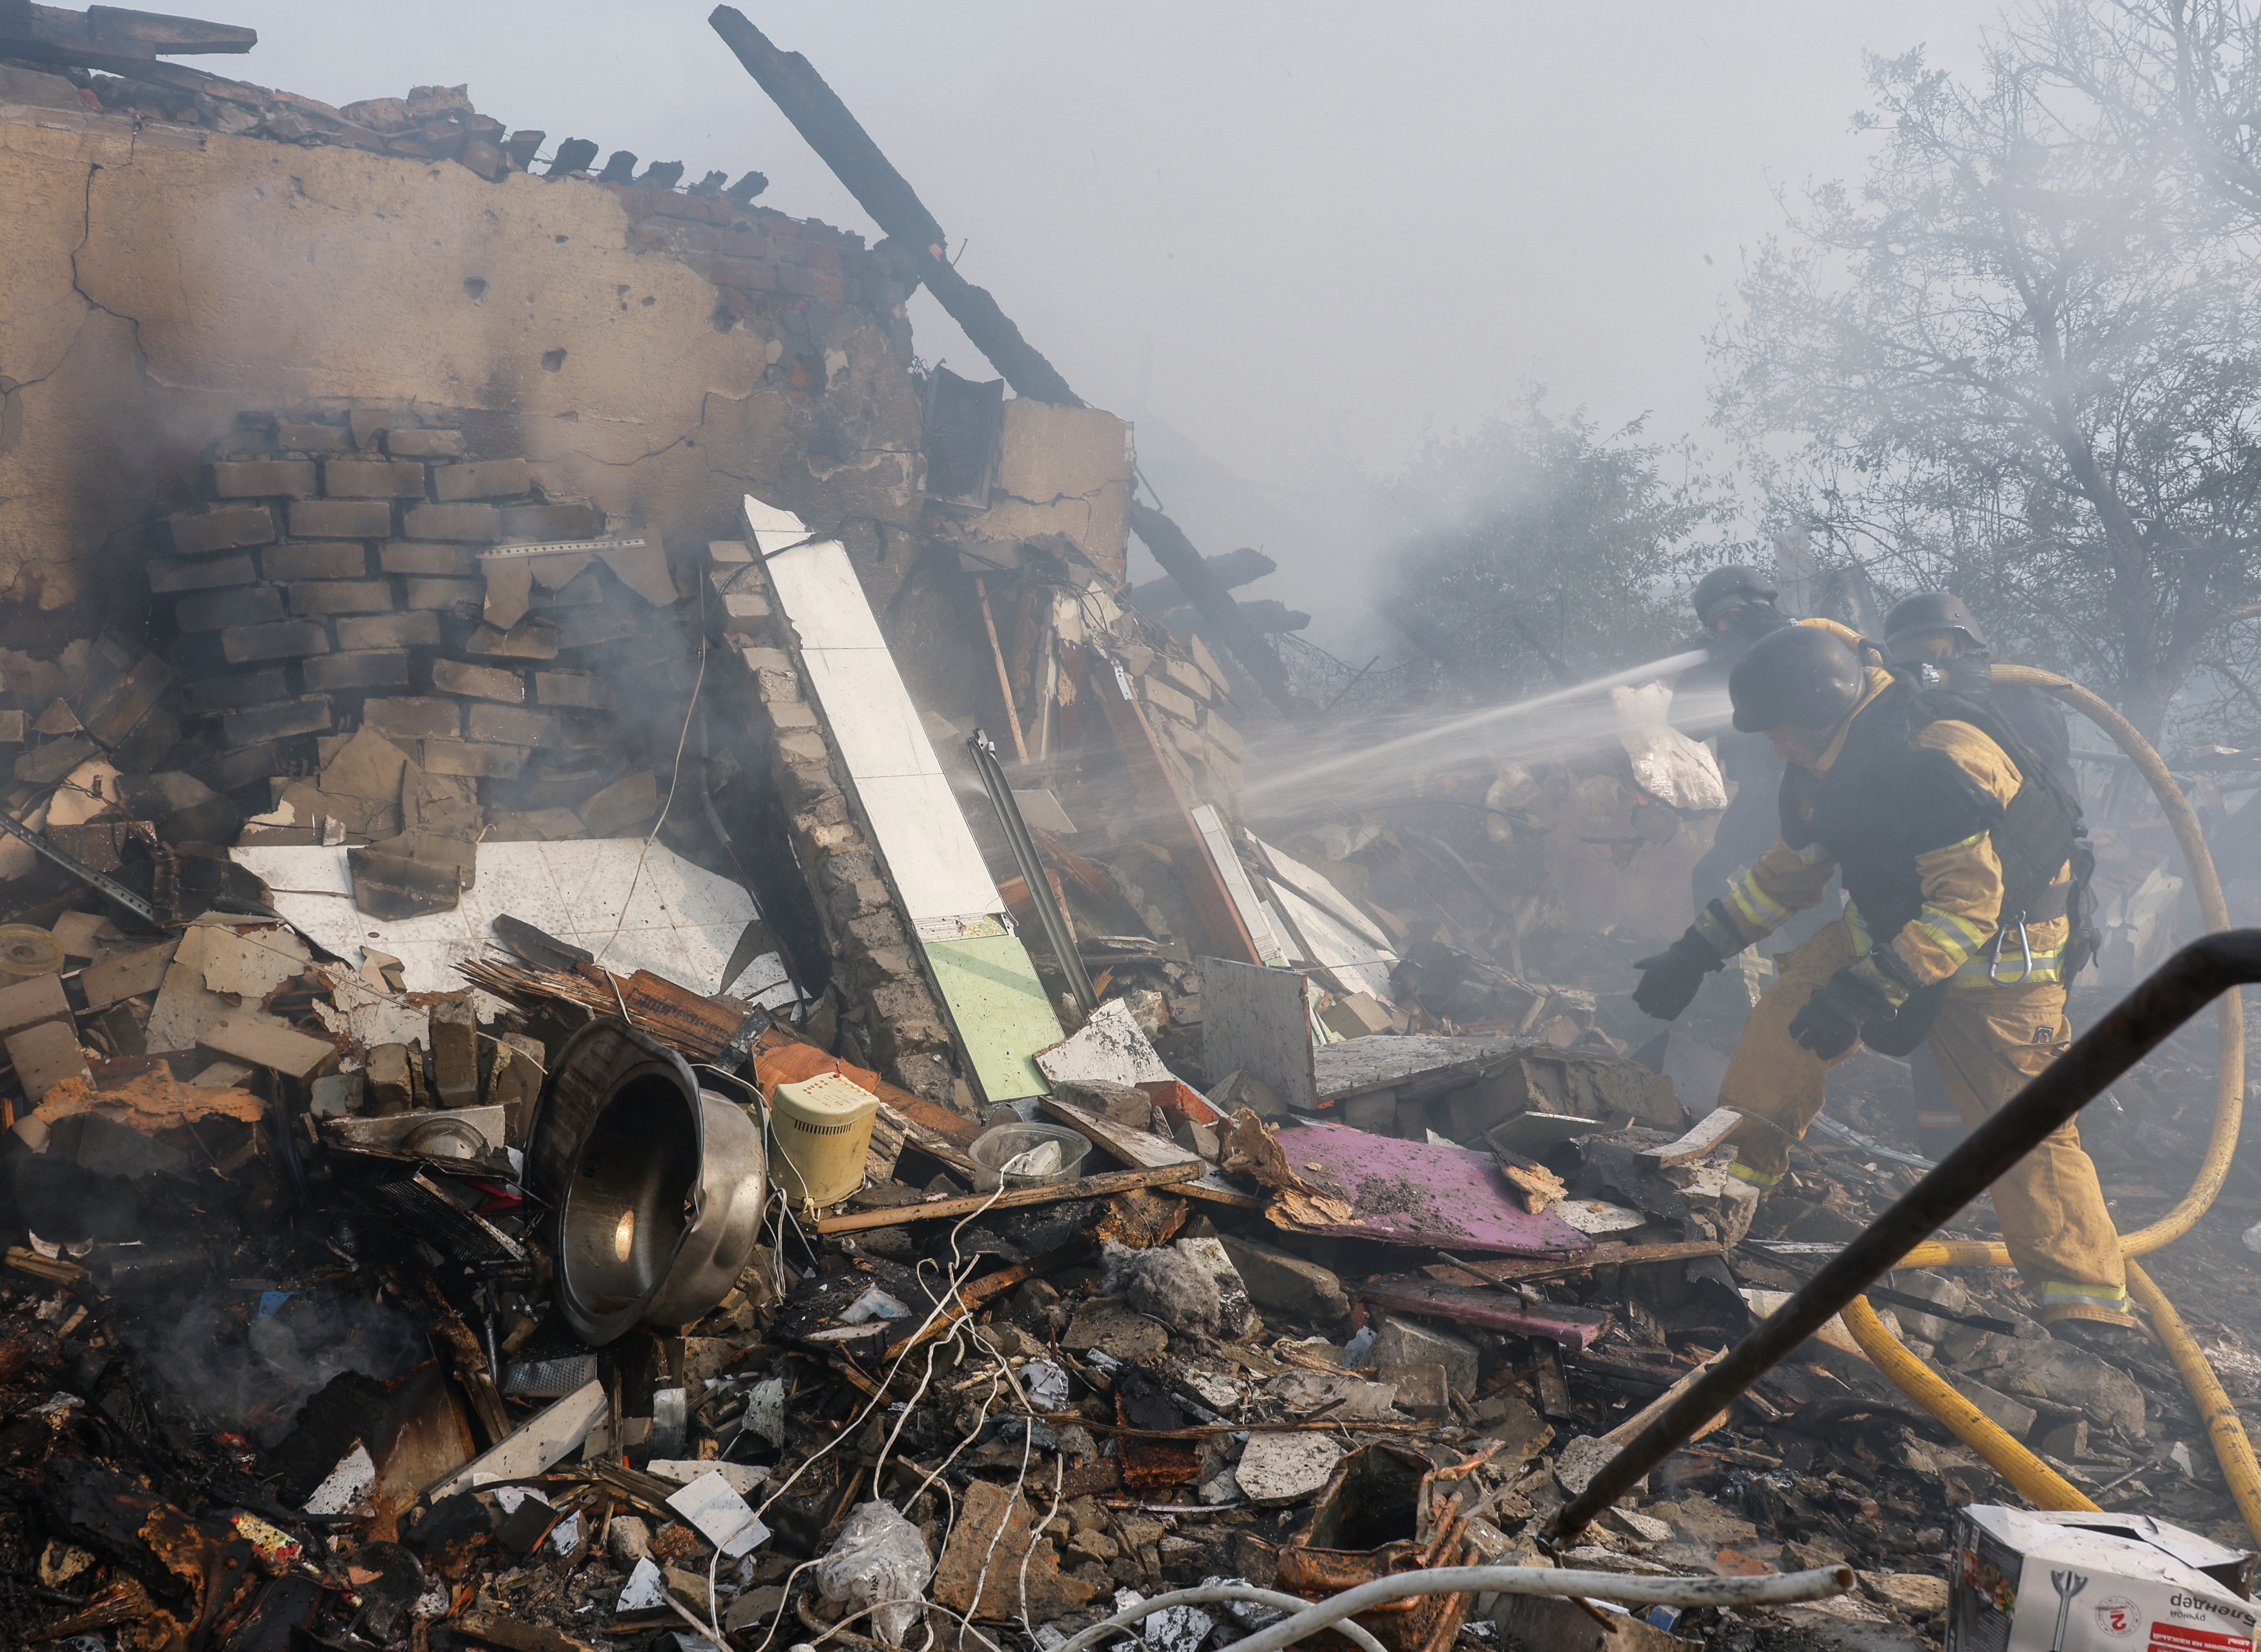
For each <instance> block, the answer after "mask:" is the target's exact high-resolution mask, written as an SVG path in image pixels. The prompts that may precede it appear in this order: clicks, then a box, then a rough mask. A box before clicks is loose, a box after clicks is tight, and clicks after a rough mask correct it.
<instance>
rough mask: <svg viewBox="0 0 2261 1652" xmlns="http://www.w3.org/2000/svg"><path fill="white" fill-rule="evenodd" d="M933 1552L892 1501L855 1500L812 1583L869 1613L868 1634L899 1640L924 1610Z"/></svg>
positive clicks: (836, 1599)
mask: <svg viewBox="0 0 2261 1652" xmlns="http://www.w3.org/2000/svg"><path fill="white" fill-rule="evenodd" d="M933 1576H934V1557H933V1556H932V1555H929V1554H928V1553H927V1552H926V1540H925V1539H924V1538H922V1537H921V1536H920V1535H919V1529H918V1527H917V1526H913V1525H912V1524H911V1523H910V1522H909V1521H908V1520H907V1519H904V1518H903V1517H902V1514H901V1512H900V1511H898V1510H897V1509H896V1507H895V1505H894V1504H892V1503H876V1502H874V1503H858V1505H856V1506H855V1508H854V1509H852V1510H851V1511H850V1512H849V1515H848V1521H847V1524H846V1525H844V1526H842V1527H841V1528H840V1539H839V1541H837V1542H836V1543H834V1544H833V1546H832V1552H831V1553H830V1554H829V1555H826V1556H825V1557H824V1558H823V1559H822V1560H821V1561H819V1562H817V1564H816V1586H817V1587H818V1588H819V1589H821V1590H822V1591H824V1598H826V1599H827V1600H829V1601H831V1602H832V1603H833V1604H835V1605H849V1606H852V1607H855V1608H857V1609H858V1610H861V1609H862V1608H864V1607H866V1606H870V1607H873V1608H875V1610H874V1611H873V1612H872V1637H873V1638H874V1639H876V1640H879V1641H886V1643H887V1644H888V1645H889V1646H901V1645H902V1643H903V1637H904V1636H905V1635H907V1634H909V1633H910V1629H911V1626H912V1625H913V1624H915V1623H916V1622H917V1621H918V1620H920V1619H921V1618H922V1617H924V1616H925V1615H926V1584H927V1579H928V1578H930V1577H933Z"/></svg>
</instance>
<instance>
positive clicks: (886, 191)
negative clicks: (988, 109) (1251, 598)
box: [707, 6, 1303, 716]
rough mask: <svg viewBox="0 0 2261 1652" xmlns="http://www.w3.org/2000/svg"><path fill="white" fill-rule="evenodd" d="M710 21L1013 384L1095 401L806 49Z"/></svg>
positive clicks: (1239, 645) (1195, 569)
mask: <svg viewBox="0 0 2261 1652" xmlns="http://www.w3.org/2000/svg"><path fill="white" fill-rule="evenodd" d="M707 22H708V23H709V24H710V25H713V27H714V32H716V33H717V34H719V35H721V37H722V40H723V43H724V44H725V45H727V46H728V47H729V48H730V50H731V51H732V52H733V53H735V54H736V55H737V59H738V61H739V62H741V63H743V64H744V65H745V68H746V72H747V73H748V74H750V75H752V76H753V77H754V79H755V81H756V83H758V84H759V85H760V87H761V89H762V90H764V91H765V92H767V93H768V94H769V95H770V98H771V101H772V102H773V103H775V104H777V106H778V108H779V111H782V112H783V113H784V115H785V118H786V119H788V120H790V121H792V122H793V127H794V129H795V130H796V131H798V132H799V133H800V135H801V136H802V137H804V138H806V139H807V140H808V146H809V147H810V148H812V149H814V150H815V151H816V153H817V154H818V156H819V157H820V158H822V161H823V162H824V163H825V165H827V166H829V167H830V168H831V169H832V172H833V176H836V177H837V178H838V179H839V180H840V182H841V183H843V184H845V185H846V186H847V189H848V192H849V193H850V194H851V195H853V196H854V197H855V198H856V200H857V203H858V205H860V206H862V207H863V209H864V210H865V212H869V213H870V214H871V215H872V220H873V221H874V222H876V223H877V224H878V225H879V227H880V228H881V229H883V230H885V231H886V233H887V234H888V236H889V237H890V238H891V239H892V240H894V241H897V242H899V243H900V244H901V245H902V246H903V247H905V248H908V250H909V251H910V252H911V254H912V255H913V256H914V257H915V259H916V261H917V266H918V271H919V278H920V280H922V281H923V282H924V283H925V284H926V288H927V291H930V292H931V293H933V294H934V296H935V298H936V299H937V301H938V302H939V303H940V304H941V305H942V307H943V308H944V310H946V311H948V312H950V317H951V320H954V321H956V322H957V323H958V326H959V327H962V328H964V329H965V336H966V337H967V338H968V339H970V340H972V341H973V345H974V348H977V349H979V350H980V352H981V353H982V354H983V355H984V356H987V357H988V358H989V361H990V363H991V365H993V366H994V367H995V368H996V370H998V371H999V372H1000V373H1001V374H1003V375H1004V376H1005V382H1006V383H1007V384H1010V385H1012V387H1013V391H1014V393H1015V394H1016V395H1021V396H1027V397H1030V398H1032V399H1035V400H1037V401H1046V402H1052V403H1056V404H1058V405H1059V406H1067V407H1081V406H1086V405H1087V404H1086V403H1085V401H1084V400H1083V399H1082V398H1081V397H1080V396H1078V395H1077V394H1076V393H1075V391H1073V390H1072V389H1070V388H1069V387H1068V382H1067V380H1066V378H1065V377H1062V376H1061V374H1060V370H1059V369H1058V368H1056V367H1054V366H1053V365H1052V363H1051V362H1050V361H1048V360H1046V359H1045V357H1044V353H1043V352H1042V351H1040V350H1038V349H1037V347H1036V346H1035V345H1033V344H1031V343H1030V342H1029V341H1028V340H1027V339H1025V338H1024V337H1023V336H1022V334H1021V329H1020V328H1019V327H1016V326H1015V325H1014V324H1013V320H1012V318H1011V317H1010V316H1008V315H1007V314H1006V313H1005V312H1004V311H1003V309H1002V308H1001V307H1000V306H999V305H998V303H997V300H996V299H995V298H992V297H991V296H990V294H989V292H988V291H987V289H986V288H983V287H977V286H975V285H974V284H973V283H972V282H970V281H967V280H966V279H965V277H963V276H961V275H959V274H958V271H957V270H956V269H953V268H952V267H951V263H950V260H949V237H948V236H946V235H945V234H944V233H943V228H942V226H941V225H940V224H939V223H937V221H936V220H935V217H934V214H933V213H931V212H928V211H927V209H926V205H925V203H924V202H922V201H921V200H920V199H919V198H918V192H917V191H916V190H914V189H912V188H911V186H910V183H909V182H908V180H907V179H906V178H905V177H904V176H903V175H902V174H901V173H900V172H898V171H896V170H895V169H894V164H893V163H892V162H889V161H888V159H887V157H886V155H885V154H883V153H881V151H880V149H879V145H878V144H876V143H874V142H872V136H871V134H870V133H867V132H865V130H864V127H863V125H862V123H860V122H859V121H858V119H856V117H855V116H854V115H853V114H851V113H850V112H849V109H848V105H847V104H844V103H843V102H841V101H840V95H839V94H838V93H837V92H836V91H834V90H832V88H831V87H830V86H829V85H828V84H826V83H825V80H824V76H822V75H820V74H818V73H817V72H816V69H815V66H814V65H813V64H811V63H810V62H809V61H808V59H807V58H806V57H803V56H802V55H801V54H800V53H798V52H785V51H780V50H779V49H778V47H777V46H776V44H775V43H774V42H773V41H772V40H770V38H769V37H768V36H767V35H765V34H764V33H763V32H761V31H760V30H759V29H757V28H756V27H755V26H754V25H753V24H752V23H751V22H750V20H749V19H748V18H747V17H746V15H745V14H744V13H743V12H742V11H739V10H738V9H737V8H736V6H716V7H715V8H714V11H713V12H712V13H711V14H710V15H709V16H708V18H707ZM1130 528H1131V531H1132V532H1134V533H1136V534H1137V535H1138V538H1139V540H1140V541H1141V542H1143V543H1144V544H1145V547H1146V549H1149V550H1151V551H1152V552H1153V553H1154V560H1155V561H1156V562H1159V563H1160V564H1162V568H1163V571H1165V572H1166V573H1167V574H1168V575H1169V576H1170V577H1171V578H1173V579H1174V580H1176V581H1177V583H1178V585H1179V587H1180V588H1181V590H1182V591H1183V592H1184V593H1185V594H1186V597H1187V599H1188V600H1189V601H1191V602H1192V604H1193V605H1194V607H1195V608H1196V609H1198V610H1199V611H1200V613H1201V615H1202V619H1203V620H1205V621H1208V623H1209V625H1210V626H1211V627H1213V628H1215V630H1216V632H1217V639H1218V640H1219V641H1220V642H1222V643H1224V646H1225V647H1227V648H1229V649H1231V650H1232V652H1233V653H1234V654H1235V655H1236V656H1237V657H1238V658H1239V660H1240V664H1241V665H1242V667H1243V669H1245V671H1246V672H1248V674H1249V676H1251V677H1252V678H1253V679H1255V681H1256V686H1258V687H1259V688H1260V689H1262V690H1263V691H1264V693H1265V697H1266V698H1267V699H1268V700H1271V701H1272V702H1273V703H1274V705H1276V706H1278V707H1280V709H1281V710H1282V711H1283V712H1286V713H1288V715H1291V716H1292V715H1296V714H1298V713H1300V712H1301V711H1302V710H1303V705H1302V703H1301V702H1300V701H1298V700H1296V696H1295V693H1294V691H1293V690H1292V689H1290V688H1289V687H1288V674H1287V672H1285V671H1284V670H1282V669H1281V664H1280V660H1279V657H1278V656H1277V655H1276V654H1274V652H1273V650H1272V646H1271V644H1270V643H1267V642H1266V641H1265V638H1264V634H1263V633H1262V632H1261V631H1260V630H1258V629H1257V628H1256V627H1255V626H1254V625H1253V624H1251V623H1250V622H1249V621H1248V620H1247V618H1246V617H1245V615H1243V614H1241V612H1240V608H1239V606H1238V604H1237V603H1235V602H1234V601H1233V600H1232V596H1231V592H1230V591H1229V590H1228V589H1227V587H1226V586H1225V585H1224V583H1223V582H1222V581H1221V580H1219V579H1218V578H1217V575H1216V574H1214V573H1212V572H1211V571H1209V567H1208V565H1207V564H1206V563H1205V562H1204V560H1203V559H1202V555H1201V553H1200V552H1199V551H1198V550H1196V549H1194V545H1193V542H1192V541H1191V540H1189V539H1188V538H1187V537H1186V535H1185V532H1184V530H1183V529H1181V528H1179V526H1178V525H1177V524H1176V523H1175V522H1174V521H1171V520H1170V519H1169V518H1168V517H1167V516H1166V515H1165V514H1163V513H1162V512H1160V511H1159V510H1156V509H1154V508H1153V507H1152V506H1146V505H1141V504H1139V503H1138V502H1137V501H1136V500H1135V499H1134V500H1133V501H1132V502H1131V505H1130Z"/></svg>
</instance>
